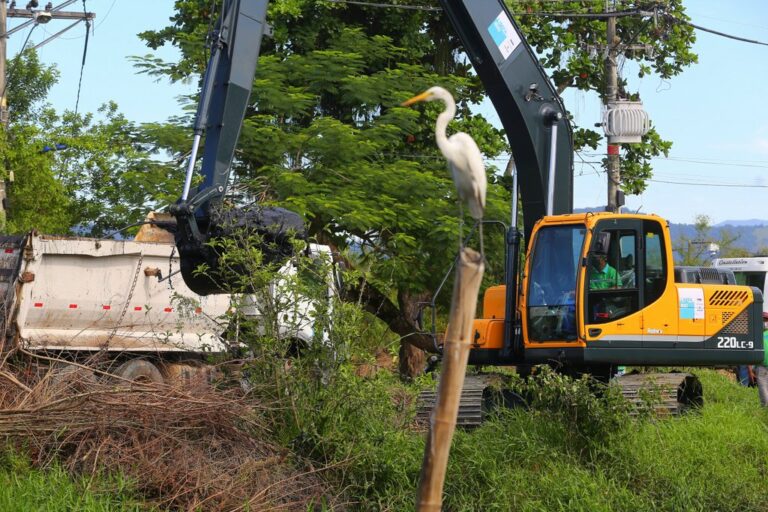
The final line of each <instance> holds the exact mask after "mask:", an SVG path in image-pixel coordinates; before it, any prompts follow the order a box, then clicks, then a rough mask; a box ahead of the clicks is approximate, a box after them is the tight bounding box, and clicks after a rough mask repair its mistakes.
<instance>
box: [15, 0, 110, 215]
mask: <svg viewBox="0 0 768 512" xmlns="http://www.w3.org/2000/svg"><path fill="white" fill-rule="evenodd" d="M7 1H8V0H0V129H1V130H6V129H7V128H8V121H9V116H8V101H7V99H6V98H7V97H6V92H7V89H8V86H9V85H11V86H12V85H13V84H9V83H8V81H7V80H8V77H7V73H6V68H7V48H8V38H9V37H10V36H11V35H12V34H14V33H16V32H18V31H20V30H22V29H24V28H26V27H29V26H32V28H34V26H37V25H43V24H46V23H48V22H49V21H51V20H74V23H72V24H71V25H69V26H68V27H66V28H65V29H63V30H60V31H59V32H57V33H56V34H54V35H52V36H51V37H49V38H47V39H46V40H45V41H43V42H42V43H40V44H38V45H36V46H35V48H39V47H40V46H42V45H44V44H46V43H48V42H49V41H51V40H53V39H55V38H57V37H58V36H60V35H61V34H63V33H64V32H66V31H67V30H69V29H71V28H72V27H74V26H75V25H77V24H78V23H80V22H81V21H85V22H86V23H90V21H91V20H93V19H94V18H95V17H96V15H95V14H94V13H92V12H77V11H62V10H61V9H63V8H64V7H67V6H68V5H71V4H73V3H75V2H76V0H67V1H65V2H64V3H62V4H60V5H58V6H56V7H54V6H53V4H52V3H51V2H48V3H47V4H46V5H45V7H44V8H43V9H37V7H38V5H39V2H38V0H30V1H29V2H28V3H27V4H26V7H25V8H24V9H17V8H16V2H15V1H11V5H10V7H8V6H6V3H7ZM8 18H28V19H29V21H26V22H24V23H22V24H21V25H19V26H17V27H14V28H13V29H11V30H8V28H7V25H8V23H7V21H8ZM89 26H90V25H89ZM30 30H31V29H30ZM21 51H24V48H22V49H21ZM9 173H10V176H11V179H9V180H8V181H9V182H12V181H13V179H12V176H13V171H12V170H10V169H9ZM6 197H7V196H6V181H5V179H0V230H1V229H3V227H4V226H5V212H6Z"/></svg>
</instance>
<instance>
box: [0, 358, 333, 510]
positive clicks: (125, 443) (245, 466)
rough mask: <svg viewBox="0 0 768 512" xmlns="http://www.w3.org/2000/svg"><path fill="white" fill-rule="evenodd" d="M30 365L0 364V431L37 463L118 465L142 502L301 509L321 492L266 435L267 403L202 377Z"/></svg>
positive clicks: (310, 474)
mask: <svg viewBox="0 0 768 512" xmlns="http://www.w3.org/2000/svg"><path fill="white" fill-rule="evenodd" d="M29 368H30V366H29V364H28V363H26V364H24V365H23V368H22V367H18V368H14V367H13V366H12V365H10V364H9V363H8V362H7V360H6V362H5V363H4V364H3V365H2V367H0V435H2V436H3V438H4V439H5V440H6V443H7V444H10V445H11V446H12V447H15V448H16V449H17V450H20V451H23V452H25V453H28V454H29V456H30V457H31V458H32V461H33V463H34V464H35V465H36V466H37V467H40V468H45V467H47V466H48V465H50V464H51V463H52V462H54V461H57V462H58V463H59V464H61V465H63V466H64V467H65V468H66V469H67V470H69V471H70V472H72V473H73V474H78V475H86V476H89V475H99V474H113V473H122V474H123V475H125V476H126V477H127V478H128V479H130V480H131V482H132V483H133V487H134V488H135V489H136V490H137V491H138V492H139V493H141V495H142V496H143V497H145V498H146V500H147V502H148V504H150V505H151V506H156V507H159V508H169V509H175V510H254V511H255V510H308V509H311V508H312V507H311V504H312V503H320V502H321V501H322V500H323V497H324V496H327V489H326V486H325V484H324V482H323V479H322V478H321V475H320V472H319V471H318V470H316V469H314V468H312V466H311V465H309V464H307V463H304V462H302V461H299V460H296V458H295V457H294V456H293V455H292V454H291V453H290V452H288V451H286V450H285V449H282V448H279V447H277V446H276V445H274V444H272V443H270V442H269V441H268V439H269V438H270V435H269V429H268V427H267V426H266V425H265V424H264V422H263V421H261V419H260V418H261V415H260V413H259V411H260V410H263V408H265V407H274V406H275V404H264V403H257V402H256V401H255V399H253V398H251V397H249V396H246V395H243V393H242V392H240V391H239V390H238V389H228V390H216V389H214V388H212V387H211V386H209V385H208V384H206V383H198V384H192V385H187V386H185V387H184V388H183V389H182V388H180V387H173V386H166V385H156V384H144V383H141V384H138V383H130V382H125V381H122V382H121V381H120V380H115V379H113V378H105V377H100V378H94V376H93V373H92V372H90V371H86V369H85V368H84V367H76V366H68V367H66V368H67V370H66V371H62V370H61V368H62V367H61V366H59V368H58V369H54V370H50V371H47V372H44V373H42V375H40V376H37V375H33V374H36V373H39V372H31V371H29Z"/></svg>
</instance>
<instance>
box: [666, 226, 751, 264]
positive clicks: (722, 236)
mask: <svg viewBox="0 0 768 512" xmlns="http://www.w3.org/2000/svg"><path fill="white" fill-rule="evenodd" d="M738 239H739V235H738V234H737V233H735V232H733V231H732V230H730V229H726V228H723V229H720V230H719V231H718V234H717V235H715V234H714V230H713V229H712V221H711V219H710V218H709V217H708V216H706V215H702V214H699V215H697V216H696V219H695V222H694V235H693V236H692V237H689V236H686V235H680V236H679V237H678V238H677V240H675V241H674V242H673V244H672V251H673V252H674V254H675V261H676V262H677V263H678V264H679V265H693V266H709V264H710V260H711V250H710V248H711V247H712V246H715V247H717V251H718V255H719V257H721V258H739V257H745V256H750V254H749V251H747V250H746V249H742V248H741V247H737V246H736V242H737V241H738Z"/></svg>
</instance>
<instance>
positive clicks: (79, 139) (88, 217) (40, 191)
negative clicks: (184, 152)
mask: <svg viewBox="0 0 768 512" xmlns="http://www.w3.org/2000/svg"><path fill="white" fill-rule="evenodd" d="M8 69H9V72H8V87H7V97H8V105H9V110H10V116H9V124H8V128H7V129H6V130H4V131H3V132H2V135H0V137H2V139H0V162H1V163H2V170H1V171H0V178H3V177H4V178H5V179H7V180H8V181H9V182H10V183H9V186H8V215H7V222H6V223H5V226H4V228H3V231H4V232H7V233H23V232H26V231H29V230H30V229H37V230H39V231H41V232H44V233H51V234H66V233H68V232H70V231H71V230H72V229H75V230H76V231H77V233H78V234H90V235H95V236H101V235H104V234H106V233H109V232H111V231H114V230H117V229H119V228H122V227H124V226H125V225H126V224H129V223H135V222H139V221H141V220H143V219H144V217H145V216H146V214H147V213H148V212H149V211H150V210H152V209H153V208H155V207H157V206H159V205H161V204H162V205H165V204H167V203H168V202H170V201H171V200H173V199H175V190H176V189H178V188H179V186H180V185H179V183H180V180H181V176H180V175H179V174H178V173H177V172H176V168H175V166H172V165H168V164H167V163H163V162H162V161H160V160H159V159H158V158H157V157H158V154H157V151H156V148H157V146H156V144H155V143H150V142H149V139H148V138H147V136H146V134H147V133H150V134H151V133H152V126H146V127H138V126H136V125H135V124H134V123H132V122H130V121H128V120H127V119H126V118H125V116H123V115H122V114H120V113H119V112H118V109H117V105H115V104H114V103H109V104H107V105H105V106H103V107H102V108H101V109H100V111H99V112H98V113H97V114H96V115H94V114H90V113H87V114H77V113H74V112H70V111H65V112H63V113H57V112H56V111H55V109H53V108H52V107H51V105H50V104H48V103H47V102H46V98H47V95H48V91H49V90H50V88H51V87H52V86H53V85H54V84H55V83H56V81H57V79H58V72H57V71H56V69H55V67H53V66H45V65H43V64H41V63H40V61H39V59H38V56H37V53H36V52H35V51H34V50H27V51H25V52H24V53H23V54H20V55H17V56H16V57H14V58H13V59H12V60H11V61H10V62H9V68H8ZM57 146H58V147H59V148H60V149H59V150H53V149H52V148H56V147H57Z"/></svg>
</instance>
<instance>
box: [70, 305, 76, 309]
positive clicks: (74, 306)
mask: <svg viewBox="0 0 768 512" xmlns="http://www.w3.org/2000/svg"><path fill="white" fill-rule="evenodd" d="M69 309H77V304H70V305H69Z"/></svg>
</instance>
